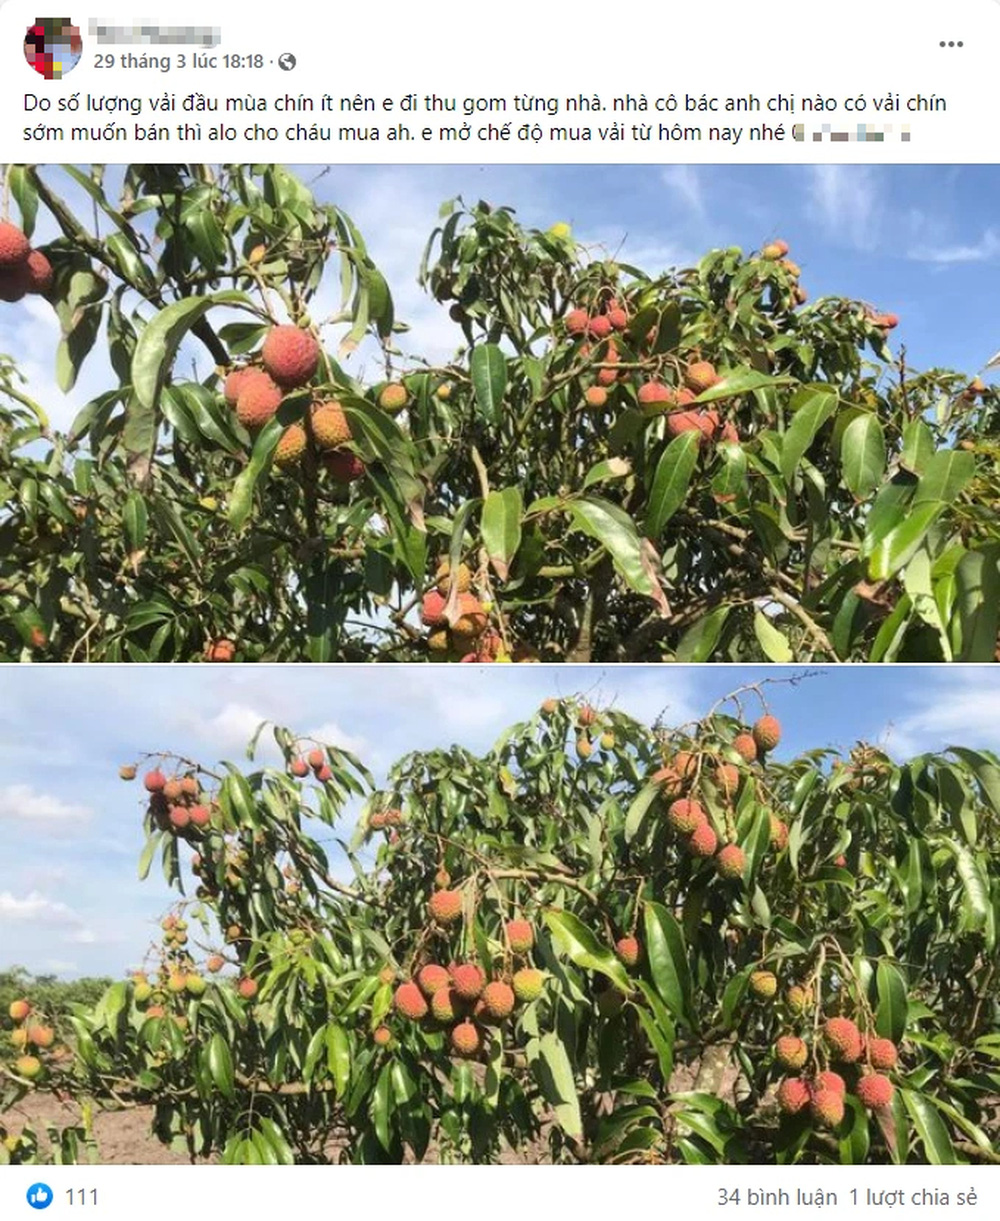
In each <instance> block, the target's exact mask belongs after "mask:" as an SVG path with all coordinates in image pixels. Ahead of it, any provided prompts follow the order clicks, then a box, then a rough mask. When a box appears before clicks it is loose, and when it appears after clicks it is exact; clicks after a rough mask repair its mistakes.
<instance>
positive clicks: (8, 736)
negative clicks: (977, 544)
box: [0, 665, 1000, 976]
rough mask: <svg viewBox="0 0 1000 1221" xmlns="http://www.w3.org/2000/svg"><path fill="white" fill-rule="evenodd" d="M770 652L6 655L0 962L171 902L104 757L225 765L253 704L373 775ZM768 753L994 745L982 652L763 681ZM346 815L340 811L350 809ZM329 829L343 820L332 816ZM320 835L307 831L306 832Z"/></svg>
mask: <svg viewBox="0 0 1000 1221" xmlns="http://www.w3.org/2000/svg"><path fill="white" fill-rule="evenodd" d="M789 673H796V671H784V670H782V669H779V668H777V667H758V668H756V669H752V668H742V667H728V666H701V667H683V666H677V667H650V666H647V667H619V668H602V667H597V666H595V667H591V668H575V667H569V666H563V667H544V666H530V665H529V666H494V667H491V668H489V669H488V670H486V669H484V668H480V667H475V666H410V667H405V666H400V667H353V666H333V667H304V666H298V667H296V666H284V667H269V666H253V667H251V666H247V667H233V668H228V667H221V666H188V667H184V666H161V667H157V668H146V667H138V666H123V667H102V666H91V667H83V666H81V667H70V666H63V667H59V666H53V667H42V666H31V667H17V668H15V667H6V668H5V670H4V675H3V689H4V698H3V702H2V706H0V843H2V844H3V851H2V852H0V968H3V967H6V966H9V965H11V964H13V963H21V964H23V965H26V966H28V967H29V968H31V969H34V970H36V971H56V972H58V973H61V974H64V975H67V976H74V975H77V974H84V973H108V974H111V975H119V974H120V973H121V972H123V971H124V970H126V969H128V968H129V967H130V966H134V965H136V964H137V963H139V962H140V961H141V960H142V957H143V954H144V952H145V949H146V947H147V945H148V944H149V941H150V938H151V937H153V936H154V935H155V931H156V927H155V926H156V921H157V919H158V917H159V915H160V913H161V912H162V911H163V910H164V908H165V907H166V906H167V905H168V903H169V902H170V893H169V892H168V890H167V888H166V886H165V883H164V882H163V880H162V876H161V875H159V874H158V873H157V872H156V870H155V869H154V870H153V871H152V873H151V875H150V878H149V880H148V881H146V882H144V883H140V882H139V881H138V879H137V877H136V863H137V860H138V856H139V852H140V850H141V847H142V835H141V813H142V806H143V801H142V791H141V788H140V786H139V785H138V784H124V783H122V782H121V781H120V780H119V779H118V776H117V769H118V765H119V764H120V763H123V762H128V761H131V760H132V759H134V758H135V757H136V756H137V754H139V753H140V752H143V751H157V750H173V751H176V752H177V753H179V754H182V755H185V756H188V757H192V758H197V759H200V760H202V761H203V762H205V763H207V764H211V763H215V762H218V761H219V760H220V759H223V758H227V759H231V760H234V761H237V762H238V761H240V760H241V759H242V758H243V755H244V750H245V745H246V741H247V739H248V738H249V736H250V734H251V733H252V732H253V731H254V729H255V728H256V726H257V725H258V723H259V722H260V721H261V720H272V721H277V722H279V723H281V724H284V725H287V726H289V727H290V728H292V729H294V730H295V731H296V732H298V733H301V734H308V735H312V736H315V737H317V738H320V739H321V740H326V741H330V742H334V743H339V744H340V745H343V746H346V747H350V748H351V749H353V750H355V751H357V752H358V753H359V754H360V755H361V757H362V759H363V760H364V761H365V762H366V763H367V764H368V766H369V767H370V768H371V769H372V770H373V771H374V772H375V773H376V775H377V776H382V775H384V773H385V771H386V769H387V768H388V766H389V765H390V763H391V762H392V761H393V760H394V759H396V758H397V757H398V756H400V755H401V754H403V753H405V752H406V751H408V750H411V749H422V748H429V747H433V746H448V745H450V744H452V743H454V742H458V743H462V744H463V745H465V746H468V747H469V748H471V749H475V750H485V749H487V748H488V747H489V746H490V744H491V743H492V742H493V741H494V740H495V738H496V737H497V736H498V735H499V733H500V731H501V730H502V729H504V728H505V727H506V726H507V725H509V724H510V723H511V722H513V721H515V720H517V719H520V718H523V717H526V716H528V715H530V714H531V713H532V712H533V711H534V709H535V708H537V706H538V705H539V703H540V702H541V700H542V699H543V698H545V697H546V696H548V695H551V694H557V695H570V694H574V693H577V692H583V693H586V694H587V697H588V698H589V699H590V700H591V701H592V702H594V703H596V704H597V705H599V706H601V707H604V706H608V705H614V706H615V707H618V708H620V709H622V710H624V711H626V712H629V713H631V714H633V715H635V716H638V717H640V718H642V719H644V720H645V721H647V722H651V721H652V720H654V719H655V718H656V717H657V716H658V715H659V714H660V713H663V714H664V717H663V719H664V722H665V723H666V724H680V723H683V722H685V721H687V720H690V719H692V718H694V717H696V716H700V715H702V714H703V713H704V712H705V711H706V710H707V709H708V707H709V706H710V705H711V704H712V703H713V702H714V701H715V700H716V699H717V698H719V697H720V696H721V695H724V694H726V693H727V692H729V691H732V690H734V689H735V688H737V687H739V686H740V685H741V684H744V683H746V682H747V681H755V680H757V679H760V678H761V677H765V676H771V677H778V676H781V675H783V674H785V675H787V674H789ZM769 699H770V702H771V705H772V708H773V710H774V711H775V712H776V713H777V715H778V716H779V717H780V719H781V721H782V723H783V724H784V726H785V739H784V741H783V743H782V746H781V748H780V754H781V755H782V756H788V755H794V754H796V753H798V752H799V751H801V750H804V749H807V748H812V747H815V746H832V747H837V748H842V749H847V748H849V747H850V746H851V745H852V744H853V743H854V742H855V741H857V740H858V739H862V738H864V739H867V740H869V741H874V742H879V743H882V744H883V745H884V746H886V748H887V749H889V750H890V751H891V752H892V753H893V754H894V755H896V756H897V757H903V756H909V755H911V754H913V753H916V752H918V751H922V750H927V749H938V748H941V747H943V746H945V745H947V744H948V743H958V744H963V745H970V746H980V747H986V748H988V749H992V750H1000V728H998V726H1000V686H998V684H997V682H996V676H995V673H994V672H993V671H992V670H990V669H989V668H988V667H962V666H952V667H923V668H921V667H906V666H894V667H884V668H880V667H846V666H845V667H842V668H839V669H831V670H828V671H825V672H820V674H819V675H818V676H817V677H812V678H810V679H808V681H805V682H802V683H801V684H800V685H798V686H790V685H781V684H779V685H775V686H773V687H772V688H770V690H769ZM350 821H351V823H353V816H352V817H351V819H350ZM343 830H345V831H346V830H349V827H346V826H345V827H344V828H343ZM322 836H325V837H329V833H328V832H327V831H326V830H325V829H322V831H321V837H322Z"/></svg>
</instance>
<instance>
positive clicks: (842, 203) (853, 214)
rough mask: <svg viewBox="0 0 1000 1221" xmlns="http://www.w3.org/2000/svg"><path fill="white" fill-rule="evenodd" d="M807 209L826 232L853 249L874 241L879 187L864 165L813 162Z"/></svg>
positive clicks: (870, 245)
mask: <svg viewBox="0 0 1000 1221" xmlns="http://www.w3.org/2000/svg"><path fill="white" fill-rule="evenodd" d="M809 196H810V199H809V203H810V211H811V212H812V214H813V216H814V217H815V218H816V220H818V221H819V223H820V224H821V225H822V226H823V228H824V229H826V231H827V234H828V236H829V237H830V238H831V239H833V240H834V241H837V242H839V243H840V244H841V245H846V246H852V247H853V248H854V249H856V250H871V249H873V248H874V247H875V246H876V245H877V243H878V237H879V229H880V220H881V210H882V209H881V188H880V179H879V177H878V174H877V172H876V171H875V170H874V169H872V168H870V167H868V166H855V165H816V166H813V167H811V168H810V171H809Z"/></svg>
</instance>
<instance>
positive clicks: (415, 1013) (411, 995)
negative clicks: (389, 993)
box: [392, 980, 427, 1022]
mask: <svg viewBox="0 0 1000 1221" xmlns="http://www.w3.org/2000/svg"><path fill="white" fill-rule="evenodd" d="M392 1001H393V1004H394V1005H395V1006H396V1012H397V1013H400V1014H402V1016H403V1017H406V1018H409V1019H410V1020H411V1021H413V1022H419V1021H420V1019H421V1018H423V1017H426V1016H427V1001H426V1000H425V999H424V994H423V993H422V992H421V991H420V989H419V988H418V987H417V985H416V984H415V983H414V982H413V981H412V980H407V981H406V983H405V984H400V985H399V987H398V988H397V989H396V992H395V995H394V996H393V998H392Z"/></svg>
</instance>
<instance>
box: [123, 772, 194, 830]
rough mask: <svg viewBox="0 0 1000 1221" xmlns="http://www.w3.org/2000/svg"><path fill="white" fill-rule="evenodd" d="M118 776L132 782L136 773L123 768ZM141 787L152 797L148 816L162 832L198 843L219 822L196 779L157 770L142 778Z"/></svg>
mask: <svg viewBox="0 0 1000 1221" xmlns="http://www.w3.org/2000/svg"><path fill="white" fill-rule="evenodd" d="M129 773H131V774H129ZM119 774H120V775H121V776H122V778H123V779H126V780H131V779H132V778H133V776H134V775H135V769H134V768H132V767H127V768H121V769H120V771H119ZM142 783H143V785H144V787H145V789H146V792H147V793H148V794H149V812H150V814H151V815H152V818H153V821H154V823H155V824H156V826H158V827H159V828H160V830H161V831H168V832H170V833H171V834H173V835H177V836H180V837H182V838H183V839H198V838H200V836H201V834H202V833H203V832H204V831H205V830H206V829H207V828H208V827H210V826H211V825H212V823H213V821H214V819H215V818H216V815H217V809H216V807H215V806H214V805H213V804H212V803H210V802H208V801H207V799H206V798H205V796H204V795H203V793H202V791H201V785H200V784H199V782H198V778H197V776H195V775H192V774H190V773H189V774H187V775H184V776H167V775H165V774H164V773H163V772H162V771H161V770H160V769H159V768H158V767H154V768H153V769H152V770H151V771H148V772H147V773H146V774H145V776H143V778H142Z"/></svg>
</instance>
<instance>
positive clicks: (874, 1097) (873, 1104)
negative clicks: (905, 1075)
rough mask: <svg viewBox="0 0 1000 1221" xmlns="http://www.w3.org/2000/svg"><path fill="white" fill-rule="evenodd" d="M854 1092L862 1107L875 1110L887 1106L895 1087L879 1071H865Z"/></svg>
mask: <svg viewBox="0 0 1000 1221" xmlns="http://www.w3.org/2000/svg"><path fill="white" fill-rule="evenodd" d="M855 1092H856V1093H857V1095H858V1101H859V1102H860V1103H861V1105H862V1106H863V1107H867V1108H868V1110H869V1111H876V1110H878V1109H879V1108H880V1107H887V1106H888V1105H889V1103H890V1102H892V1096H893V1094H895V1092H896V1087H895V1086H894V1085H893V1084H892V1082H891V1081H890V1080H889V1078H888V1077H883V1076H882V1074H881V1073H866V1074H865V1075H864V1076H863V1077H862V1078H861V1079H860V1081H859V1082H858V1084H857V1087H856V1090H855Z"/></svg>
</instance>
